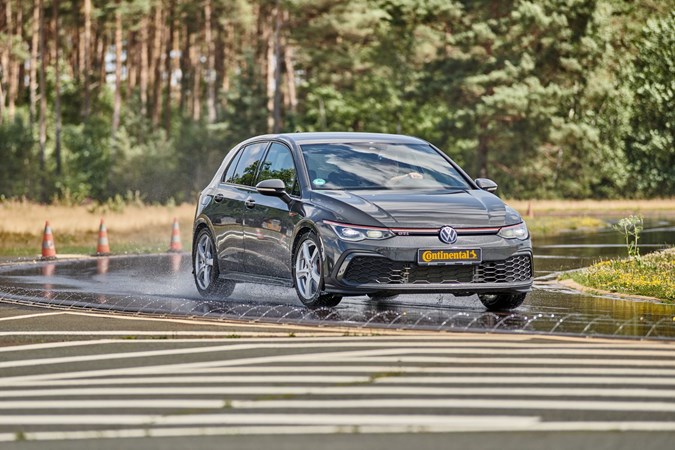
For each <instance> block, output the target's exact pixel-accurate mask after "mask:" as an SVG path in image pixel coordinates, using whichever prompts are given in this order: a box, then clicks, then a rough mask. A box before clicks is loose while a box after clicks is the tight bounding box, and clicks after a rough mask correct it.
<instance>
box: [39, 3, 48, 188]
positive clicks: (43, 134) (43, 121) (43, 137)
mask: <svg viewBox="0 0 675 450" xmlns="http://www.w3.org/2000/svg"><path fill="white" fill-rule="evenodd" d="M43 1H44V0H38V2H39V3H38V8H39V9H40V137H39V140H40V200H42V201H46V200H47V179H46V174H45V169H46V164H45V163H46V159H45V155H46V146H47V92H46V87H47V83H46V80H45V72H46V70H47V61H46V60H45V57H46V56H47V51H46V49H45V12H44V3H43Z"/></svg>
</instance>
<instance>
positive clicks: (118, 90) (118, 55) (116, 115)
mask: <svg viewBox="0 0 675 450" xmlns="http://www.w3.org/2000/svg"><path fill="white" fill-rule="evenodd" d="M121 109H122V9H121V4H120V1H119V0H118V1H117V5H116V8H115V97H114V99H113V118H112V137H113V139H115V135H116V134H117V129H118V128H119V126H120V110H121Z"/></svg>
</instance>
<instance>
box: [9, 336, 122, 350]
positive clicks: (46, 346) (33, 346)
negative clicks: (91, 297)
mask: <svg viewBox="0 0 675 450" xmlns="http://www.w3.org/2000/svg"><path fill="white" fill-rule="evenodd" d="M117 342H121V341H118V340H114V339H100V340H97V341H63V342H48V343H42V344H26V345H15V346H13V347H0V353H8V352H23V351H26V352H27V351H33V350H51V349H55V348H66V347H87V346H91V345H106V344H111V343H117Z"/></svg>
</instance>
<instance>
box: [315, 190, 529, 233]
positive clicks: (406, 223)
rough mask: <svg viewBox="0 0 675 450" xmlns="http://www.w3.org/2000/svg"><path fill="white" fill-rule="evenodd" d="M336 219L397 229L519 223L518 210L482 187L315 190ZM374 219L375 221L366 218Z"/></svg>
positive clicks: (316, 197)
mask: <svg viewBox="0 0 675 450" xmlns="http://www.w3.org/2000/svg"><path fill="white" fill-rule="evenodd" d="M314 194H316V195H314V196H313V197H314V198H315V199H316V200H318V203H319V204H321V203H324V204H325V205H324V206H325V207H326V208H327V209H330V210H331V211H332V212H333V213H334V214H335V216H336V217H335V218H336V220H339V221H342V222H345V223H351V224H359V225H384V226H387V227H400V228H438V227H441V226H443V225H450V226H453V227H458V228H462V227H497V226H504V225H511V224H514V223H518V222H520V217H519V216H518V213H516V211H515V210H513V209H512V208H509V207H508V206H506V205H505V204H504V202H502V201H501V200H500V199H499V198H498V197H496V196H495V195H493V194H490V193H489V192H485V191H483V190H477V189H475V190H466V191H464V190H457V191H448V190H424V191H421V190H420V191H410V190H387V191H365V190H361V191H330V190H325V191H321V192H320V193H318V191H315V192H314ZM368 218H372V219H374V221H376V222H378V223H374V221H373V220H372V219H371V220H368Z"/></svg>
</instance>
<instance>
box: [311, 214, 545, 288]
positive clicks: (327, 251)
mask: <svg viewBox="0 0 675 450" xmlns="http://www.w3.org/2000/svg"><path fill="white" fill-rule="evenodd" d="M321 231H322V233H321V234H322V242H323V244H324V258H325V260H324V264H325V270H324V273H326V274H328V276H327V277H325V290H326V291H327V292H333V293H339V294H343V295H358V294H365V293H372V292H387V293H392V294H393V293H404V292H405V293H453V294H457V295H469V294H481V293H496V292H499V293H521V292H529V291H530V290H531V288H532V278H533V273H534V270H533V266H532V246H531V242H530V240H529V239H527V240H524V241H520V240H517V239H504V238H502V237H500V236H497V235H495V234H489V235H471V236H460V238H459V239H458V241H457V243H456V244H454V245H452V246H450V245H446V244H443V243H441V242H440V240H439V239H438V237H436V236H396V237H393V238H390V239H385V240H381V241H359V242H346V241H343V240H340V239H339V238H338V237H337V236H335V234H334V233H333V232H332V230H331V229H329V228H327V227H326V228H325V229H323V230H321ZM428 248H445V249H452V248H481V249H482V253H483V258H482V262H481V263H480V264H472V265H462V264H456V265H455V264H453V265H436V266H427V265H418V264H417V262H416V261H417V250H418V249H428Z"/></svg>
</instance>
